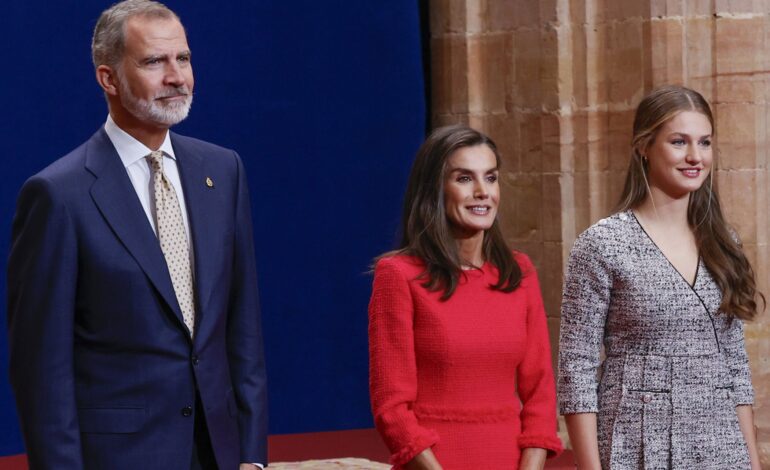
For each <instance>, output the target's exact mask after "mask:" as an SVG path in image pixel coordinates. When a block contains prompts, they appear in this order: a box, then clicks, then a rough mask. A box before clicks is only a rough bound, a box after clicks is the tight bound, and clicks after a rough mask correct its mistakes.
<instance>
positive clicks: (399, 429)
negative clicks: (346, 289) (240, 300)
mask: <svg viewBox="0 0 770 470" xmlns="http://www.w3.org/2000/svg"><path fill="white" fill-rule="evenodd" d="M398 263H399V261H398V260H397V259H395V258H383V259H381V260H380V261H379V262H378V263H377V266H376V267H375V270H374V285H373V287H372V298H371V300H370V302H369V395H370V398H371V402H372V413H373V414H374V424H375V426H376V427H377V431H379V433H380V435H381V436H382V438H383V440H384V441H385V444H386V445H387V446H388V448H389V449H390V451H391V457H390V462H391V463H392V464H394V465H396V466H397V467H398V466H401V465H403V464H405V463H406V462H409V461H410V460H412V459H413V458H414V457H415V456H416V455H417V454H419V453H420V452H422V451H423V450H425V449H427V448H428V447H431V446H432V445H434V444H435V443H436V442H438V435H437V434H436V433H435V432H434V431H433V430H431V429H427V428H424V427H422V426H420V424H419V423H418V421H417V417H416V416H415V414H414V412H413V411H412V405H413V403H414V401H415V399H416V398H417V366H416V361H415V352H414V330H413V317H414V307H413V303H412V295H411V291H410V289H409V283H408V281H407V279H406V277H405V276H404V274H403V273H402V272H401V271H400V269H399V266H398Z"/></svg>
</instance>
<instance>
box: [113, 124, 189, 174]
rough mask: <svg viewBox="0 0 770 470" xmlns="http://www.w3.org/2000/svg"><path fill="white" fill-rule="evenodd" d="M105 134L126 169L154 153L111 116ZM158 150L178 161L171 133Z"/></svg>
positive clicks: (167, 134) (168, 133)
mask: <svg viewBox="0 0 770 470" xmlns="http://www.w3.org/2000/svg"><path fill="white" fill-rule="evenodd" d="M104 132H106V133H107V137H109V138H110V141H112V145H114V146H115V150H117V152H118V156H119V157H120V160H121V161H122V162H123V166H125V167H128V166H130V165H133V164H134V163H136V162H137V161H139V160H142V159H144V158H145V157H146V156H147V155H149V154H150V152H152V150H151V149H149V148H147V146H145V145H144V144H143V143H141V142H139V141H138V140H136V139H135V138H134V137H132V136H131V135H129V134H128V133H127V132H126V131H124V130H123V129H121V128H120V127H118V125H117V124H115V121H113V120H112V116H110V115H107V122H105V123H104ZM158 150H162V151H163V153H165V154H166V155H168V156H169V157H171V158H173V159H174V160H176V155H174V148H173V147H172V146H171V133H170V132H168V131H166V138H165V139H163V143H162V144H161V146H160V148H159V149H158Z"/></svg>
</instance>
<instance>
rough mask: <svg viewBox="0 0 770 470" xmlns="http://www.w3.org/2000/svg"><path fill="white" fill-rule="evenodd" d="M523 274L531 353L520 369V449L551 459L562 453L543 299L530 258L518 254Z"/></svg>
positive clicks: (528, 347)
mask: <svg viewBox="0 0 770 470" xmlns="http://www.w3.org/2000/svg"><path fill="white" fill-rule="evenodd" d="M515 257H516V262H517V263H519V266H520V267H521V271H522V280H521V286H520V287H519V288H520V289H523V290H524V293H525V294H526V296H527V350H526V353H525V355H524V359H523V360H522V361H521V363H520V364H519V367H518V369H517V388H518V394H519V398H520V399H521V403H522V409H521V435H519V447H520V448H521V449H525V448H527V447H538V448H541V449H546V450H547V451H548V456H549V457H554V456H556V455H558V454H559V453H560V452H561V451H562V444H561V440H560V439H559V436H558V434H557V433H556V431H557V420H556V385H555V382H554V375H553V368H552V366H551V345H550V339H549V336H548V323H547V321H546V315H545V308H544V307H543V298H542V295H541V292H540V283H539V282H538V279H537V272H536V271H535V267H534V266H533V265H532V262H531V261H530V260H529V258H528V257H527V256H526V255H524V254H520V253H517V254H516V255H515Z"/></svg>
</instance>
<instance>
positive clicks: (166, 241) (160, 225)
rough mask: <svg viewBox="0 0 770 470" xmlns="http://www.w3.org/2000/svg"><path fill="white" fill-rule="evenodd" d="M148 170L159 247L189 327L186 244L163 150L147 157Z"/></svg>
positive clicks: (190, 286)
mask: <svg viewBox="0 0 770 470" xmlns="http://www.w3.org/2000/svg"><path fill="white" fill-rule="evenodd" d="M147 161H148V162H149V164H150V170H151V172H152V187H153V190H154V193H155V226H156V228H157V231H158V240H159V241H160V249H161V251H163V256H164V257H165V258H166V264H167V265H168V272H169V274H170V275H171V283H172V284H173V286H174V292H175V293H176V300H177V301H178V302H179V307H180V308H181V309H182V317H183V318H184V324H185V325H187V328H188V329H189V330H190V336H193V334H194V328H195V302H194V300H193V298H194V296H193V276H192V267H191V266H190V246H189V244H188V239H187V232H186V231H185V227H184V220H183V219H182V210H181V209H180V208H179V201H178V200H177V197H176V191H174V187H173V186H171V182H170V181H169V180H168V178H166V175H165V174H164V173H163V152H162V151H160V150H156V151H155V152H152V153H151V154H149V155H148V156H147Z"/></svg>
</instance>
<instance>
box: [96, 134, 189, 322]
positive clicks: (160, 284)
mask: <svg viewBox="0 0 770 470" xmlns="http://www.w3.org/2000/svg"><path fill="white" fill-rule="evenodd" d="M86 168H87V169H88V170H89V171H90V172H91V173H93V174H94V176H96V181H94V184H93V185H92V186H91V197H92V198H93V200H94V202H95V203H96V205H97V207H98V208H99V211H100V212H101V213H102V216H103V217H104V218H105V220H106V221H107V223H108V224H109V225H110V227H112V230H113V231H114V232H115V235H117V237H118V238H119V239H120V241H121V242H122V243H123V245H124V246H125V247H126V249H127V250H128V251H129V252H130V253H131V255H132V256H133V257H134V259H135V260H136V262H137V263H138V264H139V266H140V267H141V268H142V270H143V271H144V272H145V274H147V277H148V278H149V279H150V282H152V284H153V285H154V286H155V288H156V289H157V290H158V292H159V293H160V295H161V297H162V298H163V300H165V302H166V304H168V306H169V307H170V308H171V310H172V311H173V312H174V314H175V315H176V317H177V318H178V320H179V322H180V324H181V325H182V326H183V327H184V320H183V319H182V311H181V309H180V308H179V303H178V302H177V300H176V295H175V293H174V287H173V285H172V284H171V277H170V276H169V273H168V266H167V265H166V260H165V258H164V257H163V252H162V251H161V249H160V243H158V238H157V237H156V236H155V233H154V232H153V230H152V227H151V226H150V224H149V222H148V221H147V215H146V214H145V212H144V209H143V208H142V204H141V203H140V202H139V198H138V197H137V196H136V191H135V190H134V187H133V186H132V184H131V180H130V179H129V177H128V173H126V169H125V168H124V167H123V163H122V162H121V160H120V157H119V156H118V153H117V151H116V150H115V147H114V146H113V145H112V142H111V141H110V139H109V137H107V134H106V132H104V129H100V130H99V131H98V132H97V133H96V134H94V136H93V137H92V138H91V140H89V142H88V148H87V150H86ZM185 329H186V328H185Z"/></svg>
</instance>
